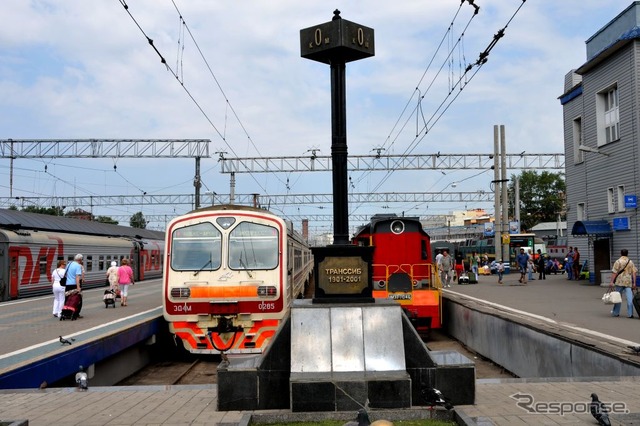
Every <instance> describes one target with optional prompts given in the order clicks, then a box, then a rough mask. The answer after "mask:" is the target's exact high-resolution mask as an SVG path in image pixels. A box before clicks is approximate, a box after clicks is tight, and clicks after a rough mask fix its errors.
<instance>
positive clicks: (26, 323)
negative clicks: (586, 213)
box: [0, 274, 640, 426]
mask: <svg viewBox="0 0 640 426" xmlns="http://www.w3.org/2000/svg"><path fill="white" fill-rule="evenodd" d="M517 281H518V275H516V274H510V275H506V276H505V280H504V284H503V285H502V286H499V285H498V284H497V278H496V277H495V276H480V282H479V283H478V284H475V285H469V286H458V285H455V284H454V285H452V287H451V288H450V289H447V290H445V293H449V294H450V295H451V297H453V296H454V295H455V294H460V295H467V296H472V297H474V298H477V299H479V300H487V301H488V302H490V303H492V304H496V305H500V306H505V307H507V308H509V309H513V310H518V311H522V312H529V313H532V314H535V315H536V316H539V317H540V318H544V321H552V322H553V321H555V322H557V323H558V324H563V325H565V324H566V325H569V326H571V327H575V328H576V330H579V329H581V330H583V332H584V333H591V335H590V336H589V338H590V339H592V338H593V333H596V334H597V333H602V334H603V335H609V336H611V337H613V338H616V339H620V340H621V341H624V342H627V341H628V342H633V343H638V342H639V341H640V321H639V320H638V319H637V314H636V318H634V319H628V318H626V317H624V314H625V313H626V310H625V307H624V306H623V308H622V313H621V314H622V315H621V317H619V318H612V317H610V315H609V309H610V308H609V307H608V306H605V305H604V304H603V303H602V301H601V300H600V298H601V296H602V293H604V291H605V289H604V288H601V287H599V286H591V285H585V284H586V283H584V282H580V281H579V282H576V281H571V282H570V281H567V280H566V276H564V275H557V276H553V275H552V276H551V277H549V278H548V279H547V280H545V281H533V282H531V283H530V284H528V285H527V286H519V285H517V284H518V282H517ZM87 293H88V296H85V305H84V307H83V315H84V318H83V319H81V320H79V321H75V322H59V321H56V320H55V319H54V318H52V315H51V303H52V297H51V298H49V297H47V298H43V299H27V300H23V301H17V302H8V303H3V304H0V326H1V327H2V330H3V345H2V348H3V349H2V351H3V353H4V355H5V356H6V355H7V353H8V352H14V351H20V350H23V349H25V348H27V347H29V346H32V345H37V344H42V343H46V342H51V341H53V340H57V338H58V335H65V336H69V335H73V334H74V333H80V332H86V331H87V330H89V329H91V328H93V327H97V326H99V325H100V324H104V323H105V322H109V321H115V320H119V319H121V318H123V317H126V316H127V315H134V314H136V313H141V312H144V311H149V310H151V309H154V308H157V307H159V306H160V303H159V301H160V285H159V280H157V281H155V282H154V281H151V282H148V283H139V284H136V286H135V287H134V288H133V289H132V295H131V297H130V303H129V307H125V308H121V307H119V306H118V307H117V308H116V309H113V308H110V309H108V310H106V309H105V308H104V304H103V303H102V300H101V295H100V294H99V292H98V291H95V293H91V292H87ZM445 297H446V296H445ZM578 332H579V331H576V333H578ZM638 344H640V343H638ZM0 356H1V355H0ZM592 392H595V393H597V394H598V395H599V396H600V399H601V400H602V401H605V402H608V403H612V402H616V403H618V404H619V405H621V406H622V407H624V409H626V410H627V411H628V413H627V414H618V413H612V414H611V419H612V424H614V425H616V424H618V425H620V424H630V421H632V420H631V419H632V418H634V419H635V421H636V423H634V424H638V423H637V419H638V418H639V416H640V379H639V378H631V377H622V378H619V377H615V378H582V379H573V380H563V379H530V380H525V379H509V380H502V381H500V380H492V379H484V380H478V381H477V383H476V404H475V405H468V406H461V407H456V409H458V410H460V411H461V412H462V413H463V414H464V415H466V416H468V418H470V419H476V420H478V424H482V425H488V424H496V425H498V424H504V425H540V424H550V425H553V424H596V423H595V420H594V419H593V418H592V417H591V414H590V413H588V412H584V403H586V402H588V401H589V400H590V398H589V395H590V394H591V393H592ZM518 394H519V395H530V396H524V397H523V396H521V397H520V399H517V398H516V397H514V396H513V395H518ZM0 395H2V397H1V398H0V421H7V420H12V419H28V420H29V425H30V426H56V425H61V426H62V425H64V426H68V425H96V426H97V425H142V426H144V425H212V424H225V425H228V424H239V423H242V422H243V421H244V420H243V419H245V420H246V418H247V415H249V414H251V413H246V412H238V411H233V412H217V411H216V398H217V387H216V386H215V385H204V386H167V387H149V386H147V387H104V388H98V387H91V386H90V388H89V390H88V391H86V392H80V391H77V390H75V389H44V390H38V389H33V390H7V391H0ZM527 398H529V399H527ZM528 400H532V401H533V403H532V404H533V408H532V409H529V410H528V409H527V404H525V403H523V401H524V402H526V401H528ZM519 402H520V404H519ZM561 403H562V405H560V404H561ZM560 406H562V407H564V408H563V409H564V410H565V411H567V412H565V413H564V415H561V414H560V413H558V411H559V407H560ZM530 408H531V407H530ZM554 409H555V412H554ZM580 410H582V411H580ZM281 414H282V415H283V416H284V417H285V418H286V416H287V414H288V412H287V411H282V412H281ZM371 417H372V418H375V413H372V416H371Z"/></svg>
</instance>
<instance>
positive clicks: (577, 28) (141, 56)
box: [0, 0, 630, 214]
mask: <svg viewBox="0 0 640 426" xmlns="http://www.w3.org/2000/svg"><path fill="white" fill-rule="evenodd" d="M128 3H129V11H130V12H131V14H132V15H133V17H134V18H135V19H136V21H137V23H138V24H139V25H140V27H141V28H142V29H143V30H144V31H145V33H146V34H147V36H148V37H150V38H151V39H153V41H154V45H155V46H156V48H157V49H158V50H159V51H160V52H161V54H162V55H163V56H164V57H165V59H166V61H167V65H168V66H169V67H170V69H171V70H172V71H173V72H175V73H177V74H178V75H179V77H180V79H181V80H182V79H183V82H184V87H185V88H186V89H187V90H188V91H189V93H191V95H192V96H193V97H194V99H195V100H196V101H197V102H198V104H199V105H200V108H202V109H203V110H204V112H205V113H206V117H205V115H203V114H202V113H201V112H200V111H199V109H198V106H196V105H195V104H194V102H193V101H192V100H191V99H190V98H189V96H188V94H187V92H186V91H185V90H183V88H182V87H181V86H180V84H179V82H178V81H176V79H175V78H174V77H173V76H172V74H171V72H170V71H169V70H167V69H166V68H165V67H164V66H163V65H162V64H161V63H160V59H159V57H158V55H157V54H156V53H155V52H154V51H153V49H152V48H151V47H150V46H149V44H148V43H147V41H146V40H145V36H144V35H143V34H142V33H141V31H140V29H139V28H138V27H137V26H136V23H135V22H134V21H133V20H132V19H131V18H130V17H129V15H128V14H127V12H126V11H125V10H124V8H123V7H122V5H121V4H120V2H118V1H110V2H109V1H104V2H87V1H81V0H66V1H65V2H55V1H52V0H40V1H38V2H24V1H21V0H8V1H5V2H4V3H3V6H4V8H3V10H4V12H5V19H4V22H3V26H2V27H0V94H2V97H1V99H0V128H2V129H3V134H2V135H0V138H2V139H7V138H13V139H28V138H43V139H74V138H79V139H80V138H97V139H100V138H118V139H127V138H158V139H168V138H176V139H187V138H209V139H211V140H212V144H211V150H210V151H211V153H212V158H211V159H204V160H203V162H202V163H203V164H202V169H203V170H206V173H205V174H203V178H204V181H205V183H206V185H207V186H208V187H209V188H210V189H211V190H214V191H216V192H218V193H219V194H223V193H228V192H229V177H228V175H221V174H220V173H219V170H220V167H219V163H218V162H217V156H215V155H213V152H214V151H219V150H223V151H227V152H228V154H227V156H229V157H233V156H234V154H233V152H235V153H236V155H238V156H242V157H245V156H256V157H257V156H298V155H303V154H305V152H306V151H308V150H309V149H313V148H317V149H320V151H319V154H320V155H329V154H330V153H331V148H330V144H331V127H330V126H331V122H330V120H331V116H330V111H331V110H330V91H329V88H330V80H329V77H330V74H329V67H328V66H327V65H325V64H319V63H315V62H312V61H309V60H306V59H303V58H301V57H300V44H299V31H300V29H302V28H307V27H310V26H313V25H315V24H318V23H322V22H326V21H329V20H330V19H331V17H332V14H333V9H334V8H338V9H340V10H341V11H342V17H343V18H344V19H348V20H351V21H354V22H358V23H360V24H362V25H366V26H369V27H371V28H373V29H374V31H375V36H376V40H375V43H376V56H375V57H373V58H368V59H365V60H362V61H359V62H355V63H350V64H348V65H347V76H348V79H347V106H348V111H347V125H348V143H349V153H350V154H352V155H366V154H369V153H371V152H372V150H373V149H375V148H377V147H381V146H383V145H385V144H386V145H385V146H386V148H387V150H386V151H385V152H386V153H396V154H400V153H403V152H405V151H406V150H407V149H408V147H409V146H410V144H411V143H412V142H413V141H414V140H415V133H416V125H420V124H421V122H422V120H423V118H422V115H424V117H425V120H428V119H429V118H430V117H432V116H433V118H434V119H437V123H436V124H435V125H434V126H433V128H432V129H431V130H430V132H429V134H428V135H427V136H426V137H424V139H423V140H422V141H421V142H420V143H419V144H418V146H417V147H416V148H415V149H414V150H413V153H416V154H418V153H421V154H425V153H426V154H429V153H435V152H437V151H441V152H443V153H464V152H470V153H485V152H487V153H488V152H490V151H491V150H492V146H493V125H495V124H505V126H506V129H507V142H508V151H509V152H516V151H517V152H520V151H522V150H524V149H525V147H526V150H527V152H532V153H548V152H561V150H562V138H563V136H562V109H561V106H560V103H559V101H558V100H557V97H558V96H559V95H560V94H562V91H563V83H564V75H565V74H566V73H567V72H568V71H569V70H570V69H572V68H576V67H578V66H580V65H581V64H582V63H583V62H584V61H585V45H584V41H585V40H586V39H587V38H588V37H590V36H591V35H592V34H593V33H595V32H596V31H597V30H598V29H599V28H600V27H602V26H603V25H605V24H606V23H607V22H608V20H610V19H612V18H614V17H615V15H617V14H618V13H619V12H621V11H622V10H623V9H624V8H626V7H627V6H628V5H629V4H630V2H629V1H620V0H614V1H612V2H605V3H603V2H601V1H599V0H586V1H578V0H563V1H539V2H533V1H529V2H525V3H524V4H522V2H520V1H508V0H486V1H480V0H476V4H478V5H479V6H480V12H479V13H478V15H476V16H475V17H474V18H473V20H472V21H471V24H470V26H469V28H468V29H467V31H466V32H465V37H464V39H463V41H462V43H461V44H460V45H459V46H460V47H459V48H458V49H456V50H455V51H454V55H453V56H452V60H450V61H449V65H445V66H444V67H443V68H442V71H441V72H440V74H439V75H438V77H437V78H436V79H435V80H433V85H432V87H431V88H430V89H429V90H428V91H427V85H428V84H430V82H431V81H432V79H433V78H434V76H435V75H436V73H437V72H438V70H439V68H440V66H441V65H442V64H443V61H444V55H445V54H446V52H448V51H449V49H450V47H451V46H452V45H453V44H454V43H455V42H456V41H457V37H458V36H459V34H460V32H461V30H462V29H463V27H464V25H466V23H467V21H468V20H469V18H470V17H471V16H472V7H471V6H470V5H469V4H468V3H466V2H463V3H462V5H461V4H460V2H456V1H444V0H441V1H437V2H436V1H428V2H425V1H423V0H411V1H410V0H405V1H403V2H395V3H388V2H383V1H381V0H375V1H367V2H365V1H363V0H358V1H350V2H346V1H339V2H338V3H337V4H335V5H332V6H331V7H327V6H326V5H325V4H322V2H316V3H309V2H298V1H292V0H288V1H285V0H282V1H276V2H265V1H244V2H210V1H204V0H199V1H195V0H194V1H192V0H190V1H188V2H179V1H176V4H177V5H178V7H179V8H180V11H181V12H182V15H183V17H184V19H185V21H186V23H187V25H188V28H189V29H190V31H191V34H193V36H194V37H195V39H196V41H197V43H198V46H196V45H195V44H194V42H193V41H192V40H191V37H190V34H189V33H188V32H187V31H181V27H180V21H179V17H178V13H177V12H176V10H175V8H174V6H173V4H172V2H170V1H168V0H167V1H158V0H153V1H152V0H144V1H135V2H134V1H131V2H128ZM520 4H522V9H521V11H520V12H519V13H518V14H517V15H516V16H515V18H514V19H513V21H512V22H511V23H510V24H509V26H508V28H507V30H506V32H505V36H504V37H503V38H502V39H500V40H499V41H498V42H497V44H496V45H495V46H494V47H493V49H492V50H491V53H490V55H489V60H488V62H487V63H486V64H485V65H484V66H483V67H482V68H481V69H480V70H479V71H478V73H477V75H476V76H475V77H474V78H473V79H472V80H471V81H470V82H469V84H468V85H467V86H466V87H464V90H463V91H462V92H460V93H459V96H458V97H457V99H456V100H455V102H453V103H452V104H451V105H450V106H448V109H447V110H446V112H444V114H443V115H442V116H441V117H439V113H438V114H435V116H434V111H435V109H436V108H437V107H438V105H440V104H441V103H442V102H443V100H444V99H445V96H446V93H447V92H448V90H449V87H450V84H451V83H450V82H451V81H456V80H457V79H458V78H460V73H461V71H460V69H461V68H464V66H465V65H466V64H469V63H472V62H473V61H475V60H477V58H478V55H479V54H480V52H482V51H483V50H484V49H486V48H487V46H489V44H490V43H491V40H492V37H493V35H494V34H496V32H497V31H498V30H499V29H500V28H502V27H503V26H504V25H505V24H506V22H507V20H508V19H509V18H510V17H511V16H512V14H513V13H514V11H515V10H516V8H517V7H518V6H519V5H520ZM459 6H461V7H460V13H459V15H458V19H456V21H455V23H454V26H453V31H452V32H451V34H450V35H449V36H446V30H447V28H448V27H449V24H450V23H451V21H452V19H453V16H454V15H455V13H456V11H457V9H458V7H459ZM441 40H444V41H443V45H442V47H441V49H440V51H439V53H438V55H437V56H436V57H435V60H434V62H433V64H432V65H431V67H430V68H429V71H428V72H427V73H426V75H425V78H424V79H423V81H422V84H421V86H420V94H422V95H424V96H425V98H424V100H423V102H422V114H421V115H420V116H419V117H418V119H417V120H416V116H415V115H411V116H410V115H404V116H401V113H402V111H403V108H405V106H407V102H408V101H409V99H410V97H411V96H412V94H414V91H415V89H416V87H417V85H418V83H419V82H420V79H421V77H422V75H423V73H425V70H426V69H427V65H428V64H429V61H430V60H431V59H432V57H433V56H434V53H435V52H436V49H437V47H438V44H439V43H440V42H441ZM198 47H199V48H200V49H201V51H202V53H203V55H204V57H205V58H206V60H207V62H208V65H209V67H210V68H211V71H210V70H209V69H208V68H207V66H206V65H205V63H204V62H203V60H202V58H201V57H200V54H199V52H198ZM473 71H475V69H474V70H473ZM211 72H212V73H213V75H215V78H216V79H217V81H216V80H214V79H213V77H212V75H211ZM218 84H219V85H220V86H221V87H222V89H223V90H224V95H223V94H222V93H221V92H220V90H219V88H218ZM455 91H459V89H457V88H456V89H454V92H455ZM455 93H457V92H455ZM227 101H228V102H227ZM445 105H446V103H445ZM416 106H417V100H416V97H415V96H414V99H413V100H412V101H411V103H409V105H408V107H407V111H413V110H414V109H415V108H416ZM231 108H233V110H232V109H231ZM235 114H237V116H238V117H239V118H240V121H241V123H238V121H237V120H236V118H235V116H234V115H235ZM208 120H211V123H213V126H212V124H210V123H209V121H208ZM396 123H398V124H397V125H396ZM416 123H418V124H416ZM214 126H215V127H214ZM394 126H395V128H394ZM400 129H402V131H401V132H400ZM220 135H223V136H224V140H223V138H222V137H221V136H220ZM388 137H390V138H391V140H394V141H395V142H394V144H393V146H390V145H389V142H388V141H387V139H388ZM256 148H257V150H256ZM307 155H308V153H307ZM16 163H18V164H20V166H22V167H24V168H26V169H28V170H33V171H25V172H16V175H15V176H14V191H13V192H14V194H16V193H17V194H19V195H23V196H30V195H37V194H38V193H40V194H43V195H49V194H51V193H54V192H55V193H56V194H58V195H61V196H62V195H67V196H68V195H83V194H85V193H86V192H90V193H93V194H95V195H117V194H120V193H123V194H127V193H137V191H138V189H139V188H141V189H144V190H146V191H155V190H157V191H158V192H159V193H191V192H193V186H192V178H193V173H194V167H193V161H192V160H184V159H182V160H180V159H176V160H173V161H169V160H147V159H141V160H139V161H134V160H127V159H122V160H119V161H118V165H119V169H121V170H122V174H123V175H125V176H127V179H128V180H129V181H130V182H134V183H135V184H134V185H131V184H129V183H128V182H127V181H126V180H125V179H123V178H122V177H120V176H119V175H118V174H115V173H113V171H112V166H113V162H112V161H111V160H95V159H77V160H73V161H64V160H50V159H47V160H42V161H35V160H16ZM43 164H50V165H51V167H55V166H56V165H59V169H60V170H63V169H64V172H63V173H59V174H60V175H64V182H63V181H61V180H60V179H61V177H59V176H58V177H53V176H51V175H50V174H47V173H43V172H42V171H41V170H42V169H43V166H42V165H43ZM73 164H82V166H83V167H86V168H87V170H85V169H77V170H76V169H73V168H72V167H64V166H65V165H73ZM476 172H477V171H469V172H454V171H450V172H448V174H447V175H446V179H443V176H445V175H442V174H441V173H440V172H439V171H422V172H396V173H395V174H394V175H393V176H392V177H391V178H390V179H389V180H388V181H387V183H385V184H383V185H382V186H381V187H380V189H378V191H381V192H391V191H397V190H398V188H402V190H403V191H424V190H427V188H431V187H433V189H430V190H431V191H440V190H443V189H444V188H447V187H448V185H449V184H450V182H451V181H454V180H461V179H463V178H465V176H468V175H472V174H474V173H476ZM0 174H1V175H2V176H3V177H4V179H3V181H4V182H5V183H4V184H3V185H1V186H0V191H1V192H2V193H3V194H4V196H8V193H9V189H8V176H9V171H8V163H7V162H5V163H4V164H3V165H2V166H0ZM352 175H353V176H352V177H353V179H354V181H355V182H359V183H358V185H357V187H356V188H355V189H353V190H354V191H356V192H365V191H368V190H372V189H373V188H375V187H377V185H378V183H379V182H380V181H381V180H382V179H383V176H384V174H383V173H375V174H369V175H363V174H360V173H353V174H352ZM236 177H237V184H236V192H237V193H254V192H263V190H264V189H266V190H267V191H268V192H269V193H271V194H284V193H287V191H289V192H290V193H323V192H330V191H331V175H330V174H328V173H322V174H321V173H315V174H294V175H292V176H286V175H284V174H283V175H281V176H273V175H265V174H257V175H255V176H254V178H252V177H250V176H247V175H238V176H236ZM287 177H288V178H289V187H290V189H289V190H288V189H287V188H286V181H287ZM492 178H493V177H492V176H491V173H487V174H486V176H482V177H479V178H478V179H470V180H469V181H465V185H464V186H465V187H466V188H465V187H458V188H457V189H458V190H467V189H469V190H479V189H483V188H484V189H486V188H487V187H488V182H489V181H490V180H491V179H492ZM256 181H257V182H258V183H256ZM74 186H75V187H74ZM461 186H462V185H461ZM149 188H152V189H149ZM204 191H205V189H204V188H203V192H204ZM298 207H299V206H293V207H292V206H284V207H280V208H282V209H283V210H284V211H285V213H289V214H297V211H296V210H295V209H297V208H298ZM325 207H327V208H325V209H324V212H325V213H329V212H330V211H331V209H330V208H329V206H325ZM397 207H400V208H402V207H406V206H397ZM422 207H424V210H422V211H420V212H417V214H425V213H429V212H431V211H433V210H445V211H447V210H452V209H454V208H456V207H457V206H442V205H431V206H429V207H428V209H427V208H426V206H422ZM468 207H473V206H468ZM486 207H487V208H489V209H492V206H491V205H487V206H486ZM136 208H139V207H136V206H134V207H119V208H118V209H113V210H109V209H105V210H104V212H101V213H100V214H109V213H110V212H115V211H130V212H131V213H133V212H135V211H137V210H136ZM173 209H174V207H173V206H170V207H165V206H157V207H155V208H154V209H153V210H154V214H155V212H162V211H165V212H173ZM177 209H178V210H181V211H180V212H182V211H186V210H188V206H177ZM362 209H366V211H367V212H372V213H373V212H375V211H379V206H367V207H362V208H360V210H362ZM305 210H307V211H308V212H310V213H317V212H318V211H319V209H318V208H317V206H311V207H308V208H307V207H305ZM113 214H122V213H113Z"/></svg>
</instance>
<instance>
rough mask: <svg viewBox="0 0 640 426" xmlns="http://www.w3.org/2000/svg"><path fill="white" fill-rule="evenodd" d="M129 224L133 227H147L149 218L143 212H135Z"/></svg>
mask: <svg viewBox="0 0 640 426" xmlns="http://www.w3.org/2000/svg"><path fill="white" fill-rule="evenodd" d="M129 225H131V227H132V228H141V229H146V227H147V219H145V218H144V215H143V214H142V212H138V213H134V215H133V216H131V219H130V220H129Z"/></svg>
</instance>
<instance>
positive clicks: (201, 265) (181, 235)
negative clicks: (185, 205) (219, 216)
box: [171, 223, 222, 271]
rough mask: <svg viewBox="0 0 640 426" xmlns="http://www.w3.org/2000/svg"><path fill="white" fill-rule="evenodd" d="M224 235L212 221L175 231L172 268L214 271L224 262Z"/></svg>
mask: <svg viewBox="0 0 640 426" xmlns="http://www.w3.org/2000/svg"><path fill="white" fill-rule="evenodd" d="M221 244H222V235H221V234H220V231H219V230H218V229H217V228H216V227H215V226H213V224H211V223H199V224H197V225H193V226H185V227H184V228H178V229H176V230H175V231H173V234H172V240H171V268H172V269H174V270H177V271H212V270H216V269H219V268H220V265H221V264H222V256H221V254H222V248H221Z"/></svg>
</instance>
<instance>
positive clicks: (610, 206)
mask: <svg viewBox="0 0 640 426" xmlns="http://www.w3.org/2000/svg"><path fill="white" fill-rule="evenodd" d="M607 211H608V212H609V213H615V212H616V204H615V198H614V196H613V188H607Z"/></svg>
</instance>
